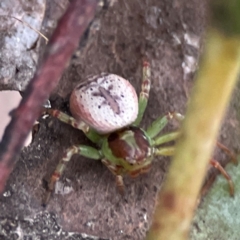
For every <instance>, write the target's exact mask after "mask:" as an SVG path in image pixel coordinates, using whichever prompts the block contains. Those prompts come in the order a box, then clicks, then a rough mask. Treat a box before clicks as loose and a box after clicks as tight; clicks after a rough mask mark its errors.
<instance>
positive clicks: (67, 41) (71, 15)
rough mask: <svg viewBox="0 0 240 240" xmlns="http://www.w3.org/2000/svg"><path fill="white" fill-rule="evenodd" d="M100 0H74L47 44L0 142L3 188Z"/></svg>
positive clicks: (1, 181) (0, 183)
mask: <svg viewBox="0 0 240 240" xmlns="http://www.w3.org/2000/svg"><path fill="white" fill-rule="evenodd" d="M96 7H97V1H96V0H72V1H70V4H69V7H68V9H67V11H66V13H65V14H64V15H63V17H62V18H61V20H60V21H59V24H58V26H57V28H56V30H55V32H54V33H53V36H52V38H51V39H50V42H49V44H48V46H47V49H46V52H45V55H44V58H43V62H42V65H40V66H39V68H38V70H37V72H36V74H35V76H34V77H33V79H32V80H31V82H30V83H29V85H28V87H27V89H26V91H25V93H24V96H23V99H22V101H21V102H20V105H19V107H18V108H17V109H16V110H14V111H13V113H12V120H11V122H10V124H9V125H8V126H7V128H6V130H5V133H4V136H3V139H2V142H1V144H0V192H2V191H3V190H4V187H5V184H6V181H7V179H8V177H9V174H10V173H11V171H12V169H13V166H14V164H15V162H16V160H17V158H18V155H19V152H20V150H21V148H22V146H23V143H24V140H25V139H26V137H27V135H28V133H29V131H30V129H31V128H32V125H33V123H34V121H35V120H36V119H37V118H38V116H39V114H40V110H41V106H42V104H43V103H44V102H45V101H46V99H47V98H48V96H49V94H50V93H51V91H52V90H53V89H54V88H55V86H56V85H57V83H58V81H59V79H60V77H61V75H62V73H63V71H64V69H65V67H66V66H67V64H68V62H69V59H70V57H71V55H72V53H73V51H74V50H75V49H76V47H77V46H78V43H79V39H80V37H81V36H82V35H83V33H84V32H85V30H86V28H87V26H88V24H89V23H90V22H91V20H92V19H93V17H94V14H95V11H96Z"/></svg>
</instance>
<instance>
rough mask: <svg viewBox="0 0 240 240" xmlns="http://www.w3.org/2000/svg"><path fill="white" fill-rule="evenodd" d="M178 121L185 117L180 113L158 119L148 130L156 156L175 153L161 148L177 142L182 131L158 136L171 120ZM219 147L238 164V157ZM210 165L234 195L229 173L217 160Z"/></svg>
mask: <svg viewBox="0 0 240 240" xmlns="http://www.w3.org/2000/svg"><path fill="white" fill-rule="evenodd" d="M173 118H174V119H176V120H178V121H182V120H183V118H184V116H182V115H181V114H179V113H173V114H172V113H169V114H167V115H165V116H164V117H162V118H158V119H157V120H155V121H154V122H153V123H152V124H151V125H150V127H149V128H148V129H147V134H148V136H149V137H150V138H151V139H152V146H153V148H154V155H155V156H172V155H173V154H174V151H175V147H174V146H164V147H159V146H160V145H162V144H165V143H169V142H171V141H174V140H177V139H178V137H179V136H180V134H181V132H180V131H175V132H171V133H167V134H164V135H160V136H158V134H159V133H160V132H161V130H162V129H163V128H164V127H165V126H166V125H167V123H168V122H169V120H170V119H173ZM217 146H218V147H219V148H220V149H222V150H223V151H224V152H225V153H226V154H227V155H228V156H230V157H231V159H232V161H233V162H234V163H236V162H237V160H236V156H235V155H234V154H233V153H232V152H231V151H230V150H229V149H228V148H227V147H226V146H224V145H223V144H222V143H220V142H217ZM209 164H210V165H211V166H213V167H214V168H216V169H217V170H218V171H219V172H220V173H221V174H222V175H223V177H224V178H225V179H226V180H227V182H228V185H229V192H230V195H231V196H233V195H234V184H233V181H232V179H231V177H230V175H229V174H228V173H227V171H226V170H225V169H224V168H223V167H222V166H221V164H220V163H219V162H218V161H217V160H215V159H213V158H212V159H210V162H209ZM208 185H210V184H209V183H207V184H206V186H204V187H203V190H202V192H205V191H206V188H208Z"/></svg>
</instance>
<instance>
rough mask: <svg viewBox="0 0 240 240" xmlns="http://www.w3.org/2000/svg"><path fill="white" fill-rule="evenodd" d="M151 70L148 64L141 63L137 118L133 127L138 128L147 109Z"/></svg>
mask: <svg viewBox="0 0 240 240" xmlns="http://www.w3.org/2000/svg"><path fill="white" fill-rule="evenodd" d="M150 77H151V70H150V65H149V62H147V61H143V72H142V87H141V92H140V95H139V101H138V116H137V119H136V120H135V122H134V123H133V125H135V126H138V125H139V124H140V122H141V121H142V118H143V114H144V112H145V109H146V107H147V103H148V97H149V91H150V88H151V80H150Z"/></svg>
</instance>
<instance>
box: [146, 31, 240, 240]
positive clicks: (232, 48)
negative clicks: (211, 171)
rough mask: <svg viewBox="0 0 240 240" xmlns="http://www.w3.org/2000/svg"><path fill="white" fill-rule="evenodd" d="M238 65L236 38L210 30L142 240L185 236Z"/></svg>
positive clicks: (177, 239) (239, 46)
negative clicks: (180, 131) (181, 123)
mask: <svg viewBox="0 0 240 240" xmlns="http://www.w3.org/2000/svg"><path fill="white" fill-rule="evenodd" d="M239 67H240V40H239V39H238V38H233V37H231V38H229V37H226V36H225V35H223V34H220V33H219V32H217V31H215V30H213V29H210V30H209V31H208V36H207V43H206V49H205V52H204V55H203V58H202V61H201V65H200V71H199V73H198V76H197V80H196V85H195V87H194V89H193V93H192V97H191V101H190V103H189V108H188V110H187V113H186V119H185V121H184V122H183V126H182V134H181V137H180V138H179V141H178V143H177V149H176V153H175V156H174V159H173V161H172V164H171V166H170V170H169V173H168V175H167V179H166V182H165V184H164V186H163V189H162V190H161V191H160V194H159V197H158V204H157V208H156V211H155V213H154V216H153V222H152V226H151V228H150V231H149V234H148V235H147V240H180V239H187V238H188V232H189V227H190V223H191V219H192V216H193V213H194V210H195V207H196V205H197V199H198V194H199V191H200V188H201V186H202V182H203V179H204V177H205V173H206V169H207V166H208V163H209V159H210V157H211V154H212V151H213V148H214V146H215V143H216V138H217V135H218V131H219V128H220V124H221V120H222V118H223V116H224V113H225V109H226V107H227V104H228V103H229V100H230V96H231V93H232V91H233V88H234V85H235V83H236V80H237V75H238V72H239Z"/></svg>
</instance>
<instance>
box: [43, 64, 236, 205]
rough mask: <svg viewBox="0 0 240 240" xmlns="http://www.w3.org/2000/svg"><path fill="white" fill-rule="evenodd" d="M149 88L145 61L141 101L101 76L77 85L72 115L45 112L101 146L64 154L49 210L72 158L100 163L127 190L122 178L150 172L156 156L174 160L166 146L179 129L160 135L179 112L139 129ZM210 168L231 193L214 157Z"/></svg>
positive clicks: (124, 84)
mask: <svg viewBox="0 0 240 240" xmlns="http://www.w3.org/2000/svg"><path fill="white" fill-rule="evenodd" d="M150 87H151V81H150V66H149V63H148V62H147V61H144V62H143V74H142V85H141V92H140V95H139V100H138V97H137V94H136V91H135V89H134V88H133V86H132V85H131V84H130V83H129V82H128V81H127V80H125V79H123V78H122V77H120V76H117V75H115V74H106V73H104V74H100V75H98V76H94V77H90V78H88V79H87V81H86V82H84V83H81V84H79V85H77V86H76V87H75V89H74V90H73V92H72V94H71V97H70V110H71V113H72V115H73V117H71V116H69V115H67V114H65V113H63V112H60V111H59V110H53V109H45V113H47V114H49V115H51V116H53V117H56V118H58V119H59V120H60V121H62V122H64V123H67V124H70V125H71V126H72V127H74V128H76V129H79V130H81V131H83V133H84V134H85V135H86V136H87V137H88V138H89V139H90V140H91V141H92V142H93V143H95V144H96V146H97V148H93V147H90V146H86V145H74V146H71V147H69V148H68V149H66V150H65V152H64V155H63V157H62V159H61V160H60V161H59V163H58V165H57V167H56V169H55V171H54V172H53V174H52V176H51V179H50V181H49V184H48V191H47V194H46V197H45V200H44V203H43V205H45V206H46V204H47V203H48V201H49V199H50V196H51V194H52V192H53V191H54V188H55V184H56V182H57V181H58V180H59V178H60V177H61V175H62V174H63V172H64V169H65V168H66V165H67V163H68V162H69V161H70V160H71V157H72V156H73V155H74V154H79V155H81V156H84V157H87V158H90V159H94V160H101V162H102V163H103V164H104V165H106V166H107V168H108V169H109V170H110V171H111V172H112V173H113V174H114V175H115V176H116V183H117V186H118V188H119V190H120V191H121V192H123V191H124V183H123V175H124V174H129V175H130V176H131V177H136V176H138V175H139V174H142V173H145V172H147V171H148V170H149V168H150V166H151V163H152V161H153V159H154V157H155V156H159V155H162V156H171V155H173V153H174V146H164V145H163V144H165V143H168V142H171V141H174V140H176V139H177V138H178V137H179V135H180V131H174V132H170V133H167V134H162V135H160V132H161V131H162V129H163V128H164V127H165V126H166V125H167V124H168V122H169V120H171V119H177V120H178V121H182V120H183V118H184V117H183V116H182V115H181V114H180V113H168V114H166V115H165V116H163V117H159V118H157V119H156V120H155V121H154V122H153V123H152V124H151V125H150V126H149V127H148V128H147V129H146V130H144V129H143V128H140V127H139V124H140V122H141V120H142V117H143V115H144V112H145V109H146V106H147V102H148V97H149V92H150ZM217 145H218V146H219V147H220V148H221V149H223V150H224V151H225V152H226V153H227V154H228V155H230V156H231V157H233V155H232V154H231V152H230V151H229V150H228V149H227V148H226V147H225V146H223V145H222V144H220V143H218V144H217ZM210 164H211V165H212V166H214V167H215V168H217V169H218V170H219V171H220V172H221V173H222V175H223V176H224V177H225V178H226V179H227V181H228V184H229V188H230V194H231V195H233V193H234V188H233V182H232V180H231V178H230V176H229V175H228V174H227V172H226V171H225V170H224V168H223V167H222V166H221V165H220V164H219V163H218V162H217V161H215V160H214V159H211V160H210Z"/></svg>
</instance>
